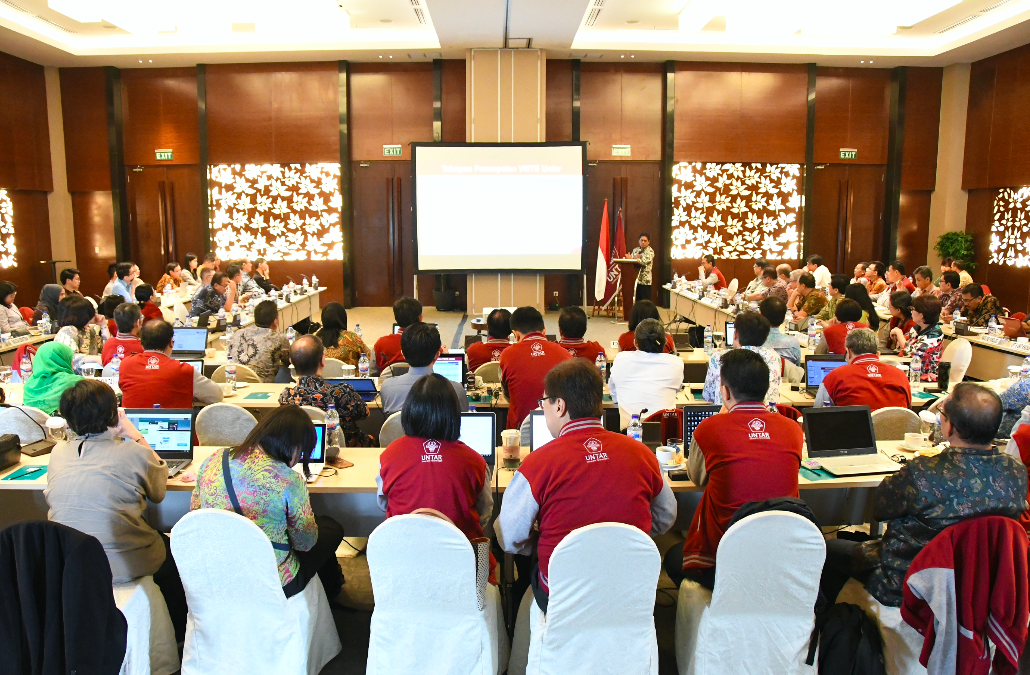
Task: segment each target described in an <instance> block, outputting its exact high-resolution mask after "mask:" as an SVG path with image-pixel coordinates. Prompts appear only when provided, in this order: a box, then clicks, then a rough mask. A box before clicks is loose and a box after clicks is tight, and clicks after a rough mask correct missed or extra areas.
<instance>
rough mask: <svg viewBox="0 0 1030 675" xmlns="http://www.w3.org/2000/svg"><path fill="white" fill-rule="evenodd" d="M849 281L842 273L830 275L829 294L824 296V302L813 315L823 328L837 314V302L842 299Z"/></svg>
mask: <svg viewBox="0 0 1030 675" xmlns="http://www.w3.org/2000/svg"><path fill="white" fill-rule="evenodd" d="M850 283H851V282H850V281H849V280H848V278H847V277H846V276H845V275H843V274H832V275H830V295H829V296H828V297H827V298H826V304H825V305H823V308H822V309H820V310H819V313H818V314H816V315H815V319H816V321H818V322H819V325H820V326H821V327H823V328H826V325H827V324H828V323H829V322H830V321H832V320H833V317H835V316H836V315H837V303H838V302H840V301H841V300H843V299H844V293H846V292H847V290H848V286H849V285H850Z"/></svg>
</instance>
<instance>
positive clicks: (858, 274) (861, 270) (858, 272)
mask: <svg viewBox="0 0 1030 675" xmlns="http://www.w3.org/2000/svg"><path fill="white" fill-rule="evenodd" d="M865 271H866V263H864V262H860V263H858V264H857V265H855V276H854V277H852V279H851V283H853V284H862V285H863V286H865V285H866V284H868V283H869V278H868V277H866V275H865Z"/></svg>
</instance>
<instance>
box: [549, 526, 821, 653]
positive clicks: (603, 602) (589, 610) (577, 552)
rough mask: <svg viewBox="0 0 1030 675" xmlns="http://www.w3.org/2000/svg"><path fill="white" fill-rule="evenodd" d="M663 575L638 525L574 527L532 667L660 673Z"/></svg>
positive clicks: (561, 549) (554, 567)
mask: <svg viewBox="0 0 1030 675" xmlns="http://www.w3.org/2000/svg"><path fill="white" fill-rule="evenodd" d="M660 572H661V557H660V556H659V554H658V549H657V548H656V547H655V544H654V542H653V541H652V540H651V538H650V537H649V536H647V534H645V533H644V532H641V531H640V530H639V529H637V528H635V527H632V526H630V525H624V524H622V523H598V524H595V525H588V526H586V527H581V528H579V529H576V530H573V531H572V532H571V533H569V535H568V536H566V537H565V538H564V539H563V540H562V541H561V543H560V544H558V546H557V548H555V549H554V553H552V555H551V561H550V567H549V571H548V576H549V582H550V597H549V599H548V603H547V617H546V623H545V626H544V629H543V630H542V631H540V632H539V633H538V632H537V631H536V629H534V632H533V635H532V636H531V638H530V648H529V662H530V664H533V665H534V666H535V665H536V664H539V672H542V673H562V672H564V673H570V672H609V673H648V672H657V668H658V666H657V663H652V661H653V660H655V659H656V658H657V652H658V646H657V638H656V634H655V627H654V594H655V587H656V586H657V584H658V575H659V573H660ZM720 572H721V570H720ZM816 578H817V579H818V574H817V575H816ZM534 670H535V668H534Z"/></svg>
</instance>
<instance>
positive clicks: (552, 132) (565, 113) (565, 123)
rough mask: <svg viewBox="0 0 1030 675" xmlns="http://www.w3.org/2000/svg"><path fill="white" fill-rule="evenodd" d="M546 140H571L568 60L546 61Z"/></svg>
mask: <svg viewBox="0 0 1030 675" xmlns="http://www.w3.org/2000/svg"><path fill="white" fill-rule="evenodd" d="M547 140H549V141H571V140H572V61H571V60H568V59H548V60H547ZM548 297H553V296H551V294H548Z"/></svg>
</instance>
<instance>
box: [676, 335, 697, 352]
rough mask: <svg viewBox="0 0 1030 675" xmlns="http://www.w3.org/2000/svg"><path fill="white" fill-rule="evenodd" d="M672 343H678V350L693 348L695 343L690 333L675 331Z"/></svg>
mask: <svg viewBox="0 0 1030 675" xmlns="http://www.w3.org/2000/svg"><path fill="white" fill-rule="evenodd" d="M672 344H674V345H676V351H686V350H688V349H693V348H694V345H693V343H692V342H691V341H690V333H689V332H688V333H673V334H672Z"/></svg>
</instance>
